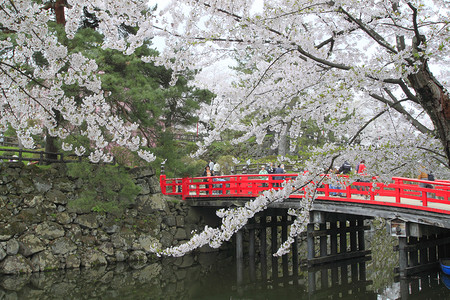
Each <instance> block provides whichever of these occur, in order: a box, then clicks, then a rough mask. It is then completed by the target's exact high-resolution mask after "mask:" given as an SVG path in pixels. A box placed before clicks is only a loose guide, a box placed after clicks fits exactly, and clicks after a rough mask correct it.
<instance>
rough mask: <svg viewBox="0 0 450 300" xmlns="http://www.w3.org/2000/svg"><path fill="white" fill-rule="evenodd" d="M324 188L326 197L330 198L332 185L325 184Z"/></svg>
mask: <svg viewBox="0 0 450 300" xmlns="http://www.w3.org/2000/svg"><path fill="white" fill-rule="evenodd" d="M323 187H324V192H325V197H330V185H329V184H328V183H325V184H324V185H323Z"/></svg>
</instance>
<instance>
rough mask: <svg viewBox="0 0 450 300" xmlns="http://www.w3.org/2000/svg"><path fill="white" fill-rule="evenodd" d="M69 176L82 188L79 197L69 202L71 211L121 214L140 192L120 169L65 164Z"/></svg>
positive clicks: (104, 166)
mask: <svg viewBox="0 0 450 300" xmlns="http://www.w3.org/2000/svg"><path fill="white" fill-rule="evenodd" d="M68 175H69V176H71V177H73V178H74V179H76V180H81V181H82V182H83V185H84V186H85V189H83V191H82V192H81V194H80V195H79V197H78V198H77V199H75V200H72V201H70V202H69V207H70V208H73V209H79V210H82V211H95V212H102V213H103V212H107V213H114V214H121V213H122V212H123V210H124V209H125V208H126V207H128V206H129V205H132V204H133V203H134V201H135V198H136V196H137V195H138V194H139V191H140V188H139V187H138V186H136V185H135V184H134V182H133V180H132V179H131V177H130V175H129V174H128V173H127V171H126V169H124V168H123V167H118V166H113V165H94V164H90V163H73V164H68Z"/></svg>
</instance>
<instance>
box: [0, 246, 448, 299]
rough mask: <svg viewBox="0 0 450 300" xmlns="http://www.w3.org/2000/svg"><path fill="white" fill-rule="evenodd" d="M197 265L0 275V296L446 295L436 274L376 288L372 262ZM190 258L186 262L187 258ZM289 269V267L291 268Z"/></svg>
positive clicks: (175, 262) (207, 258)
mask: <svg viewBox="0 0 450 300" xmlns="http://www.w3.org/2000/svg"><path fill="white" fill-rule="evenodd" d="M190 259H194V260H196V261H198V262H199V263H200V264H201V265H200V266H196V267H186V268H185V267H183V265H184V264H185V261H183V259H164V260H163V261H162V262H160V263H154V264H146V265H117V266H113V267H102V268H97V269H90V270H84V269H81V270H66V271H57V272H46V273H40V274H31V275H21V276H3V277H0V299H2V300H3V299H277V300H282V299H450V290H448V289H447V288H446V286H445V284H444V282H443V280H444V278H442V275H441V274H440V273H439V272H429V273H426V274H423V275H421V276H416V277H413V278H409V279H408V280H405V281H402V282H399V281H396V280H392V281H387V282H386V281H384V280H382V278H378V281H380V280H381V282H384V283H383V284H384V285H383V286H377V285H379V283H377V279H375V280H374V279H371V276H370V274H369V273H370V272H371V270H370V261H369V262H364V261H361V262H359V263H355V264H350V265H339V266H338V265H335V266H333V267H330V266H329V267H327V268H326V269H315V270H310V271H301V272H299V274H298V275H296V276H292V275H289V276H282V269H283V268H282V266H280V268H279V273H278V275H275V276H276V278H275V277H274V273H273V272H272V271H273V270H272V269H271V268H270V264H269V266H268V272H267V273H266V274H267V279H263V278H262V277H264V275H263V273H262V272H261V271H262V268H261V267H258V266H255V268H251V267H250V266H251V265H252V263H250V262H249V261H246V262H244V265H243V267H242V268H241V267H239V266H237V264H236V261H235V260H234V259H233V258H226V257H225V256H224V255H222V254H220V255H217V254H212V255H206V254H205V255H197V256H195V257H194V258H192V257H191V258H190ZM190 259H189V260H190ZM290 271H292V270H290Z"/></svg>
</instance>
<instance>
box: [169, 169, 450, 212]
mask: <svg viewBox="0 0 450 300" xmlns="http://www.w3.org/2000/svg"><path fill="white" fill-rule="evenodd" d="M280 175H281V176H282V177H281V178H283V180H279V179H280ZM297 176H299V174H264V175H260V174H242V175H226V176H213V177H194V178H166V176H165V175H161V176H160V184H161V190H162V193H163V194H165V195H173V196H181V197H182V199H183V200H189V199H191V200H201V199H204V200H209V201H210V202H211V201H213V200H214V199H217V200H220V199H222V200H224V199H230V198H233V199H235V200H236V199H242V200H250V199H251V198H255V197H257V196H258V195H260V194H261V193H262V192H263V191H266V190H270V189H275V190H277V189H282V188H283V187H282V183H283V182H284V181H285V180H292V179H294V178H296V177H297ZM300 176H302V174H300ZM350 180H351V178H348V177H343V181H344V182H345V183H344V184H343V186H344V188H342V187H341V188H339V187H334V186H330V185H329V184H322V185H320V187H318V188H317V197H316V200H322V201H320V202H322V203H324V202H325V201H330V202H340V203H342V202H346V203H348V204H350V203H357V204H370V205H377V206H385V207H397V208H405V209H414V210H419V211H427V212H434V213H440V214H446V215H449V216H450V180H436V181H428V180H419V179H413V178H402V177H393V178H392V183H388V184H386V183H381V182H376V181H375V179H372V180H370V182H357V181H355V182H352V181H350ZM419 183H424V184H427V185H428V186H429V187H421V186H419ZM301 197H303V192H302V191H299V192H296V193H294V194H292V195H290V197H289V198H290V199H296V198H301Z"/></svg>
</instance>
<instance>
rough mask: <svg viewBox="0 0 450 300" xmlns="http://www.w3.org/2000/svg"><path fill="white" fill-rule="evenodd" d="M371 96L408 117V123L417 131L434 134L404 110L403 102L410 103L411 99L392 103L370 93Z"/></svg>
mask: <svg viewBox="0 0 450 300" xmlns="http://www.w3.org/2000/svg"><path fill="white" fill-rule="evenodd" d="M369 95H370V97H372V98H374V99H376V100H378V101H381V102H383V103H385V104H387V105H389V107H391V108H393V109H395V110H396V111H397V112H399V113H400V114H402V115H404V116H405V117H406V119H407V120H408V121H409V122H410V123H411V124H412V125H413V126H414V127H415V128H416V129H417V130H419V131H420V132H422V133H423V134H431V135H432V134H433V132H432V131H431V130H429V129H428V128H427V127H425V126H424V125H423V124H421V123H420V122H419V121H417V120H416V119H415V118H414V117H413V116H411V115H410V114H409V113H408V112H407V111H406V110H405V109H404V108H403V106H402V105H401V102H404V101H408V100H409V99H405V100H399V101H396V102H391V101H389V100H387V99H386V98H384V97H381V96H379V95H376V94H372V93H370V94H369Z"/></svg>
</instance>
